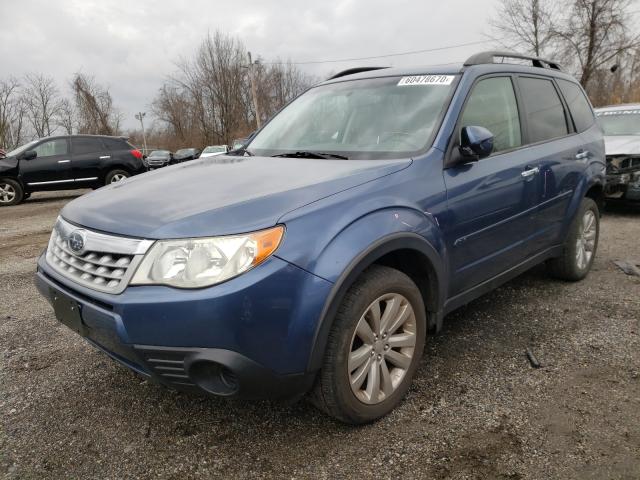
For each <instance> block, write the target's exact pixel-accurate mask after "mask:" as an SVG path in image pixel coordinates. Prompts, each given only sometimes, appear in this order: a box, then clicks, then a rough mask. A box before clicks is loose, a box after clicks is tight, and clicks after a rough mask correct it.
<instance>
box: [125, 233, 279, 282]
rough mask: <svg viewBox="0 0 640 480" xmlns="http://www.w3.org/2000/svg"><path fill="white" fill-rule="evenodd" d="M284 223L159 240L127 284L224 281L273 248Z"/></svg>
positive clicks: (270, 251)
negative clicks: (248, 230) (234, 232)
mask: <svg viewBox="0 0 640 480" xmlns="http://www.w3.org/2000/svg"><path fill="white" fill-rule="evenodd" d="M283 235H284V227H282V226H277V227H274V228H270V229H269V230H261V231H259V232H254V233H247V234H245V235H230V236H225V237H211V238H190V239H183V240H159V241H157V242H156V243H155V244H154V245H153V247H151V249H150V250H149V251H148V252H147V254H146V255H145V257H144V259H143V260H142V263H140V266H139V267H138V270H137V271H136V273H135V275H134V276H133V279H132V280H131V285H170V286H172V287H179V288H201V287H208V286H211V285H215V284H216V283H220V282H224V281H225V280H228V279H230V278H233V277H235V276H237V275H240V274H241V273H243V272H246V271H247V270H250V269H252V268H253V267H255V266H256V265H258V264H260V263H262V262H263V261H264V260H266V259H267V258H268V257H269V256H270V255H271V254H273V252H275V251H276V249H277V248H278V245H280V241H281V240H282V236H283Z"/></svg>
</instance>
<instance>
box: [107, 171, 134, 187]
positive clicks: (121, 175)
mask: <svg viewBox="0 0 640 480" xmlns="http://www.w3.org/2000/svg"><path fill="white" fill-rule="evenodd" d="M130 176H131V175H130V174H129V172H127V171H125V170H111V171H110V172H109V173H107V176H106V177H105V178H104V184H105V185H110V184H112V183H118V182H121V181H123V180H126V179H127V178H129V177H130Z"/></svg>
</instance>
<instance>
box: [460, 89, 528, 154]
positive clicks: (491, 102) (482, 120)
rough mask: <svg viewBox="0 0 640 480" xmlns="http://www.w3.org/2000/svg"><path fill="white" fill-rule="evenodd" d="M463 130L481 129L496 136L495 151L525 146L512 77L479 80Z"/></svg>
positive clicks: (462, 121) (466, 113) (469, 105)
mask: <svg viewBox="0 0 640 480" xmlns="http://www.w3.org/2000/svg"><path fill="white" fill-rule="evenodd" d="M461 126H462V127H469V126H479V127H484V128H486V129H488V130H489V131H490V132H491V133H493V151H494V152H500V151H503V150H510V149H512V148H516V147H519V146H520V145H522V137H521V134H520V118H519V116H518V104H517V102H516V95H515V92H514V90H513V83H512V82H511V78H510V77H491V78H486V79H484V80H480V81H479V82H478V83H477V84H476V85H475V86H474V87H473V90H472V91H471V95H469V99H468V100H467V104H466V106H465V108H464V112H463V113H462V119H461Z"/></svg>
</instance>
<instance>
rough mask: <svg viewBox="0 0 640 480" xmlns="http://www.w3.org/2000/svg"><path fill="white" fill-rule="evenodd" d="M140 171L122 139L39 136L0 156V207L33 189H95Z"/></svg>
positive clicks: (134, 153) (133, 150) (141, 167)
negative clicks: (4, 156) (0, 157)
mask: <svg viewBox="0 0 640 480" xmlns="http://www.w3.org/2000/svg"><path fill="white" fill-rule="evenodd" d="M144 171H146V169H145V167H144V165H143V162H142V152H140V151H139V150H138V149H136V148H135V147H133V146H132V145H131V144H129V142H127V140H126V139H125V138H121V137H108V136H99V135H66V136H56V137H47V138H41V139H39V140H34V141H32V142H29V143H27V144H26V145H23V146H21V147H18V148H16V149H15V150H13V151H11V152H8V153H7V157H6V158H3V159H1V160H0V206H5V205H16V204H18V203H20V202H21V201H22V200H24V199H26V198H29V196H30V195H31V193H32V192H36V191H41V190H73V189H76V188H98V187H101V186H103V185H107V184H109V183H116V182H119V181H121V180H124V179H125V178H127V177H130V176H131V175H136V174H138V173H142V172H144Z"/></svg>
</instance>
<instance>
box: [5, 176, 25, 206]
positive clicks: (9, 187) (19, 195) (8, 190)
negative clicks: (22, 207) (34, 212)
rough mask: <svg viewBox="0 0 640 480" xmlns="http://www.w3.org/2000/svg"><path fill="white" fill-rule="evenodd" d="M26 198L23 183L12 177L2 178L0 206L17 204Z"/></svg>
mask: <svg viewBox="0 0 640 480" xmlns="http://www.w3.org/2000/svg"><path fill="white" fill-rule="evenodd" d="M22 200H24V190H23V189H22V185H20V183H18V182H16V181H15V180H11V179H10V178H3V179H0V207H8V206H11V205H17V204H19V203H20V202H22Z"/></svg>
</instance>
